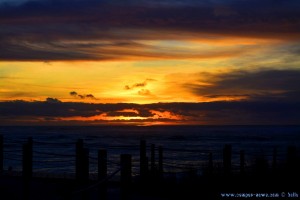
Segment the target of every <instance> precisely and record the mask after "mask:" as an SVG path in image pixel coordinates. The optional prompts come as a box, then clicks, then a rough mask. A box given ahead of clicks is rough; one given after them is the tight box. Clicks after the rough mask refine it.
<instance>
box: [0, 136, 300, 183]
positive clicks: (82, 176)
mask: <svg viewBox="0 0 300 200" xmlns="http://www.w3.org/2000/svg"><path fill="white" fill-rule="evenodd" d="M32 146H33V140H32V138H31V137H30V138H28V140H27V142H26V143H25V144H23V157H22V170H23V172H22V174H23V177H24V179H30V178H31V177H32V157H33V150H32V148H33V147H32ZM150 155H151V157H150V168H149V164H148V163H149V162H148V161H149V159H148V157H147V145H146V141H145V140H141V141H140V177H141V180H142V181H144V180H147V178H148V177H149V176H151V177H153V175H158V176H162V174H163V148H162V147H161V146H159V147H158V165H156V162H155V161H156V158H155V145H154V144H151V153H150ZM3 160H4V141H3V136H2V135H0V172H1V173H2V172H3V165H4V163H3ZM231 160H232V146H231V145H225V146H224V149H223V170H224V174H231V170H232V161H231ZM131 162H132V158H131V155H129V154H122V155H121V156H120V164H121V182H130V181H131V168H132V166H131ZM296 162H297V151H296V147H294V146H289V147H288V149H287V163H286V164H287V167H288V168H291V169H292V168H293V166H297V164H298V163H296ZM276 167H277V149H276V148H274V151H273V160H272V168H274V169H275V168H276ZM213 168H214V166H213V155H212V153H209V157H208V172H209V173H212V171H213ZM75 171H76V180H78V181H79V182H87V181H88V180H89V149H87V148H84V143H83V140H82V139H79V140H78V141H77V142H76V167H75ZM244 172H245V152H244V151H243V150H241V151H240V173H241V174H243V173H244ZM106 177H107V151H106V150H104V149H101V150H99V151H98V180H103V179H105V178H106Z"/></svg>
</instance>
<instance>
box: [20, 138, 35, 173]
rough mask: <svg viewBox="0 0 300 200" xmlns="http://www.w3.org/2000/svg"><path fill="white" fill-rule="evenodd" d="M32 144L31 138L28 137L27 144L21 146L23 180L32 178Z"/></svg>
mask: <svg viewBox="0 0 300 200" xmlns="http://www.w3.org/2000/svg"><path fill="white" fill-rule="evenodd" d="M32 143H33V142H32V137H29V138H28V141H27V143H25V144H23V161H22V162H23V166H22V168H23V169H22V175H23V178H24V179H30V178H31V177H32Z"/></svg>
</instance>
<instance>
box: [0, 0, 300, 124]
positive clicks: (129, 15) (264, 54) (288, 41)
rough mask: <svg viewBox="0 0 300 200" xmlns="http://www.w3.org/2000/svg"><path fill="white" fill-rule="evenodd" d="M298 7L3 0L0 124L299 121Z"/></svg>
mask: <svg viewBox="0 0 300 200" xmlns="http://www.w3.org/2000/svg"><path fill="white" fill-rule="evenodd" d="M299 10H300V1H295V0H201V1H199V0H35V1H31V0H0V125H100V124H101V125H103V124H104V125H106V124H107V125H111V124H118V125H119V124H126V125H127V124H132V125H163V124H199V125H206V124H208V125H214V124H218V125H225V124H240V125H242V124H300V12H299Z"/></svg>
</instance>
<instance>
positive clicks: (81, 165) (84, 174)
mask: <svg viewBox="0 0 300 200" xmlns="http://www.w3.org/2000/svg"><path fill="white" fill-rule="evenodd" d="M75 168H76V169H75V171H76V180H77V181H78V182H81V183H86V182H87V181H88V180H89V150H88V149H87V148H83V140H82V139H78V141H77V143H76V166H75Z"/></svg>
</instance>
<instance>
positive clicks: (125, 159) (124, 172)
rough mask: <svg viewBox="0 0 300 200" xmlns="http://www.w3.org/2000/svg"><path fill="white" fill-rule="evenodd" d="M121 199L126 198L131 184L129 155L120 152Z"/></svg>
mask: <svg viewBox="0 0 300 200" xmlns="http://www.w3.org/2000/svg"><path fill="white" fill-rule="evenodd" d="M120 159H121V199H127V198H128V194H129V189H130V185H131V168H132V166H131V155H129V154H121V156H120Z"/></svg>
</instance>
